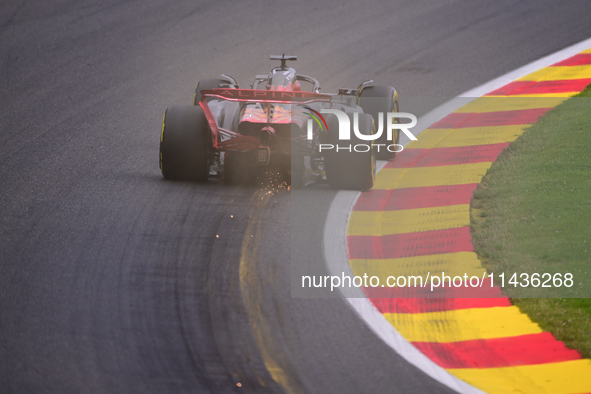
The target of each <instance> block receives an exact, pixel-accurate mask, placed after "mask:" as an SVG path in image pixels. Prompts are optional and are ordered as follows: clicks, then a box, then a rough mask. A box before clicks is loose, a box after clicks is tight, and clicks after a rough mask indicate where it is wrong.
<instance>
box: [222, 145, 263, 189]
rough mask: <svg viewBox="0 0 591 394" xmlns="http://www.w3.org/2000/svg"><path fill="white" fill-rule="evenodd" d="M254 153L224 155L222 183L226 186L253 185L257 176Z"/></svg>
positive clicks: (229, 153)
mask: <svg viewBox="0 0 591 394" xmlns="http://www.w3.org/2000/svg"><path fill="white" fill-rule="evenodd" d="M257 167H258V165H257V164H256V152H255V151H249V152H226V153H224V172H223V179H224V183H226V184H228V185H253V184H254V181H255V180H256V177H257V175H258V168H257Z"/></svg>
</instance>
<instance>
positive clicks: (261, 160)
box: [257, 146, 271, 165]
mask: <svg viewBox="0 0 591 394" xmlns="http://www.w3.org/2000/svg"><path fill="white" fill-rule="evenodd" d="M270 158H271V150H270V149H269V147H268V146H259V147H258V148H257V164H260V165H267V164H269V159H270Z"/></svg>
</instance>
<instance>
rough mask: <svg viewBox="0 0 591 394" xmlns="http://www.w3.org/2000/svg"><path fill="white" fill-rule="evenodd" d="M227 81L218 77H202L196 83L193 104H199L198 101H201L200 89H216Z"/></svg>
mask: <svg viewBox="0 0 591 394" xmlns="http://www.w3.org/2000/svg"><path fill="white" fill-rule="evenodd" d="M228 83H230V82H229V81H226V80H225V79H220V78H212V79H202V80H201V81H199V82H198V83H197V87H196V88H195V96H194V97H193V105H199V101H201V91H202V90H210V89H217V88H218V87H219V85H221V84H228Z"/></svg>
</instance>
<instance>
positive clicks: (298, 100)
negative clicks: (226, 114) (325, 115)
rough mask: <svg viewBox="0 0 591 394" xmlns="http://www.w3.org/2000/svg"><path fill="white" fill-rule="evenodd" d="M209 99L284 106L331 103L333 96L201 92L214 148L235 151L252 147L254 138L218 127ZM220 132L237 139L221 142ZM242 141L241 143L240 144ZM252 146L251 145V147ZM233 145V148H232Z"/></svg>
mask: <svg viewBox="0 0 591 394" xmlns="http://www.w3.org/2000/svg"><path fill="white" fill-rule="evenodd" d="M208 98H219V99H222V100H228V101H236V102H252V103H283V104H308V103H312V102H316V101H323V102H331V101H332V98H333V96H331V95H327V94H320V93H313V92H293V91H282V90H258V89H230V88H217V89H209V90H202V91H201V101H199V106H201V108H202V109H203V113H204V114H205V117H206V118H207V122H208V124H209V128H210V129H211V139H212V144H213V147H214V148H215V149H216V150H218V149H220V148H221V149H222V150H225V149H228V150H234V149H236V146H239V145H242V144H243V145H244V146H245V147H246V146H250V145H252V143H255V141H258V140H256V139H255V141H251V140H252V139H253V137H247V136H241V135H238V134H236V133H234V132H232V131H230V130H225V129H221V128H220V127H218V125H217V123H216V121H215V118H214V117H213V114H212V113H211V110H210V109H209V106H208V105H207V99H208ZM220 132H222V133H223V134H224V135H225V136H227V137H230V138H235V139H236V140H234V141H224V142H222V141H221V140H220ZM239 141H240V143H239ZM249 144H250V145H249ZM230 145H232V148H230Z"/></svg>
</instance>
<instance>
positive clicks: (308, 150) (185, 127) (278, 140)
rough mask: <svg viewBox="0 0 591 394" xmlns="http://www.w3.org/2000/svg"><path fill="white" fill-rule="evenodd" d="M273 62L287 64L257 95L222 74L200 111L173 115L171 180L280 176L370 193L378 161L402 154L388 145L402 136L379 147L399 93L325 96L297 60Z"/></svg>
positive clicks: (208, 86) (164, 162)
mask: <svg viewBox="0 0 591 394" xmlns="http://www.w3.org/2000/svg"><path fill="white" fill-rule="evenodd" d="M271 60H279V61H280V62H281V65H280V66H279V67H275V68H273V69H272V70H271V72H270V73H269V74H268V75H257V76H256V77H255V79H254V83H253V84H252V85H251V89H240V88H239V86H238V83H237V82H236V80H234V78H232V77H230V76H228V75H221V76H220V78H219V79H206V80H202V81H200V82H199V83H198V85H197V87H196V89H195V96H194V101H193V105H187V106H171V107H169V108H168V109H167V110H166V112H165V114H164V119H163V122H162V130H161V135H160V169H161V171H162V175H163V176H164V178H165V179H171V180H183V181H198V182H205V181H207V180H208V178H209V177H210V176H217V177H219V178H222V179H223V181H224V182H225V183H229V184H242V183H250V182H252V181H253V180H254V179H256V177H257V176H258V175H259V174H260V173H261V172H264V171H268V170H269V169H273V170H275V171H280V172H284V173H285V174H286V179H287V180H288V181H291V186H292V187H296V188H297V187H303V186H304V185H306V184H308V183H309V182H310V181H315V182H328V184H329V185H330V186H331V187H333V188H337V189H352V190H366V189H369V188H371V187H372V186H373V183H374V178H375V161H376V158H380V159H386V160H387V159H391V158H392V157H393V156H394V154H395V151H394V150H392V149H386V148H385V146H394V145H388V144H398V139H399V133H400V132H399V130H394V131H393V132H392V133H391V136H390V138H391V140H390V141H387V140H386V138H387V135H386V133H382V134H383V135H382V136H380V137H379V138H377V139H376V140H375V141H373V140H372V138H373V137H375V133H376V131H375V123H377V119H378V115H382V114H380V113H383V114H384V115H385V114H386V113H388V112H398V95H397V93H396V90H395V89H394V88H392V87H390V86H370V83H371V82H373V81H366V82H364V83H362V84H361V85H359V87H358V88H357V89H339V91H338V93H335V94H321V93H320V84H319V83H318V81H317V80H316V79H314V78H312V77H309V76H306V75H301V74H297V73H296V70H295V69H294V68H292V67H288V66H287V62H288V61H294V60H296V57H295V56H286V55H285V54H284V55H281V56H271ZM301 84H303V85H305V86H306V87H307V89H306V90H304V89H302V86H301ZM331 110H336V111H333V113H331ZM339 111H340V113H339ZM343 113H344V114H343ZM323 114H325V115H323ZM339 114H341V115H342V116H341V117H339V116H338V115H339ZM343 118H345V119H344V121H345V123H346V124H351V125H353V128H354V129H355V133H351V132H349V134H350V139H349V140H347V141H342V140H340V139H339V138H340V134H339V130H340V127H341V122H342V121H343ZM346 118H348V119H349V122H347V119H346ZM374 119H375V120H376V122H374ZM395 121H396V120H395ZM382 128H383V124H382V121H381V119H380V131H381V130H382ZM378 134H379V133H378ZM366 136H367V137H366ZM372 136H373V137H372ZM343 143H346V145H343ZM376 146H378V147H379V146H382V149H381V150H379V149H376Z"/></svg>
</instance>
